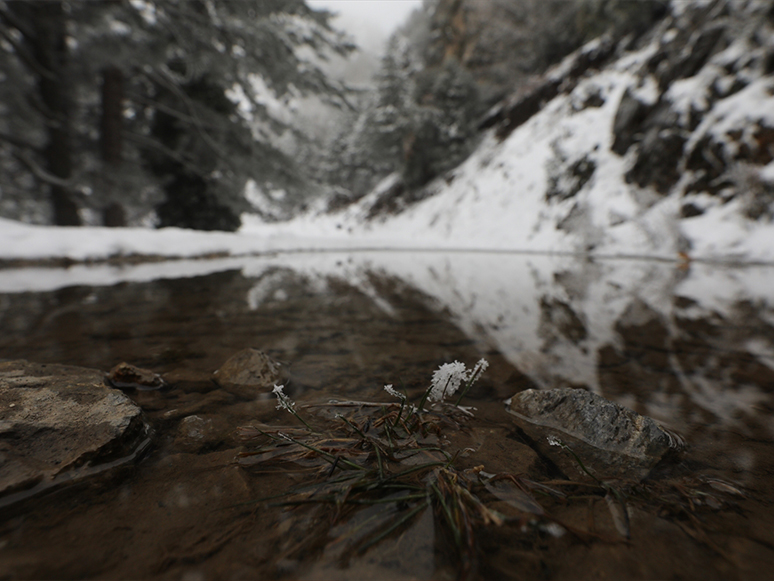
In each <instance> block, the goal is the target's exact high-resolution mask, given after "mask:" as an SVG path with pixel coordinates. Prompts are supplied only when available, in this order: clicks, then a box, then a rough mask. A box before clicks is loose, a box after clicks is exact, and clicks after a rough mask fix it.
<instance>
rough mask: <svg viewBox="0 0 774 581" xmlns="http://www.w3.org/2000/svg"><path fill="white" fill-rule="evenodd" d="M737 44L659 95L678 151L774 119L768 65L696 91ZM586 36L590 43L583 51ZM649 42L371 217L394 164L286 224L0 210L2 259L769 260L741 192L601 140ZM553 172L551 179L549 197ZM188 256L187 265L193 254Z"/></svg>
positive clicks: (736, 51) (273, 105)
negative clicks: (683, 128)
mask: <svg viewBox="0 0 774 581" xmlns="http://www.w3.org/2000/svg"><path fill="white" fill-rule="evenodd" d="M597 44H598V43H597ZM745 46H746V45H745V43H744V41H742V40H740V41H738V42H734V43H732V44H731V45H730V46H729V47H727V48H726V49H725V50H724V51H723V52H721V53H718V55H715V56H714V57H713V58H712V59H711V60H710V62H708V63H707V64H706V65H705V66H704V67H703V68H702V69H701V70H700V71H699V72H698V73H697V74H696V75H695V76H693V77H691V78H689V79H683V80H680V81H678V82H675V83H673V85H672V86H671V87H670V89H669V90H668V91H667V93H666V94H665V97H666V98H667V100H669V101H670V102H672V103H673V105H674V108H675V110H676V111H677V112H678V113H679V114H681V115H682V116H683V117H684V118H685V117H687V116H688V115H690V114H691V111H692V110H694V111H695V110H700V109H701V110H706V113H705V114H704V116H703V119H702V121H701V123H700V124H699V125H698V127H696V128H695V129H693V130H691V133H690V135H689V136H688V141H687V143H686V148H687V151H690V150H691V148H693V147H695V146H696V144H697V143H699V142H700V141H701V140H702V139H703V138H705V137H711V138H712V139H713V140H715V141H717V142H720V143H723V144H724V145H725V146H726V147H727V148H731V149H733V148H734V147H738V146H739V144H738V142H736V141H734V140H733V139H730V138H729V135H730V134H741V138H740V139H741V142H743V143H744V142H745V141H747V142H748V143H750V144H752V141H750V140H752V139H753V132H754V131H755V127H756V123H761V124H766V125H767V126H769V127H771V126H774V97H773V96H772V95H773V94H774V81H772V78H771V77H770V76H769V77H766V76H762V77H759V78H751V79H749V82H748V83H747V84H746V86H744V87H743V88H742V89H741V90H738V91H737V92H735V93H733V94H731V95H729V96H728V97H726V98H720V99H718V100H716V101H715V102H714V103H712V104H711V103H710V101H708V100H707V96H708V91H709V88H710V87H712V86H714V85H713V83H716V85H717V86H721V87H722V86H723V85H724V83H726V84H727V81H728V79H726V78H725V77H726V73H725V72H724V69H723V66H722V65H724V64H727V63H729V62H733V61H734V59H736V58H738V57H739V56H740V55H742V54H744V50H745ZM597 48H598V46H597V45H595V44H594V43H590V44H589V45H587V46H586V47H585V48H584V49H583V50H585V51H592V50H596V49H597ZM657 48H658V42H652V43H650V44H648V45H646V46H644V47H643V48H642V49H640V50H637V51H631V52H628V53H625V54H622V55H620V58H618V60H617V61H615V62H614V63H613V64H611V65H609V66H607V67H605V68H603V69H602V70H601V71H595V72H594V73H593V74H591V73H590V74H587V75H585V76H584V77H582V78H581V79H580V80H579V82H578V83H577V86H575V88H574V89H573V90H572V92H570V93H569V94H560V95H559V96H557V97H556V98H554V99H553V100H552V101H550V102H549V103H548V104H546V105H545V107H543V109H542V110H541V111H540V112H539V113H538V114H536V115H534V116H533V117H532V118H530V119H529V120H528V121H526V122H525V123H524V124H522V125H521V126H519V127H518V128H516V129H515V130H514V131H513V132H512V133H511V134H510V135H508V136H507V137H506V138H505V139H504V140H502V141H500V140H499V139H498V138H497V137H496V135H495V134H494V132H493V131H491V132H489V133H487V134H485V135H484V136H483V138H482V140H481V143H480V144H479V146H478V147H477V149H476V150H475V151H474V152H473V154H472V155H471V156H470V157H469V158H468V159H467V160H466V161H465V162H464V163H462V164H461V165H460V166H459V167H457V168H455V169H454V170H452V171H451V172H449V173H448V174H446V175H444V176H441V177H439V178H438V179H437V180H436V181H435V182H433V183H431V184H429V185H428V186H427V188H428V192H429V194H431V195H428V196H427V197H426V198H425V199H424V200H423V201H421V202H419V203H416V204H414V205H411V206H409V207H408V208H406V209H405V210H404V211H402V212H400V213H398V214H397V215H391V216H378V217H377V218H375V219H368V216H369V215H370V213H371V210H372V209H373V208H374V205H375V204H377V203H379V201H380V200H382V199H383V198H384V197H385V196H387V195H389V192H390V190H391V188H393V187H394V186H395V185H396V183H397V179H398V178H397V176H396V175H393V176H388V177H387V178H386V179H385V180H383V181H382V183H380V184H379V185H378V186H377V187H376V188H375V189H374V191H373V192H372V193H371V194H369V195H367V196H365V197H364V198H363V199H361V200H360V201H359V202H358V203H356V204H354V205H352V206H350V207H348V208H346V209H344V210H342V211H339V212H337V213H333V214H328V213H325V212H324V211H323V210H322V209H321V207H320V206H319V205H318V206H317V207H314V208H313V209H312V210H310V211H309V212H307V213H306V214H304V215H302V216H299V217H297V218H296V219H294V220H292V221H289V222H283V223H264V222H262V221H261V220H260V218H258V217H257V216H250V215H245V216H243V227H242V228H241V230H240V231H239V232H237V233H223V232H195V231H186V230H182V229H175V228H165V229H159V230H149V229H140V228H121V229H111V228H92V227H89V228H57V227H42V226H31V225H25V224H20V223H16V222H12V221H9V220H2V219H0V260H6V261H24V260H26V261H36V260H42V259H60V260H61V259H66V260H70V261H76V262H95V261H102V260H106V259H109V258H115V257H127V256H133V255H151V256H154V257H165V258H175V259H178V260H181V259H191V258H195V257H205V256H210V257H211V256H218V257H230V258H236V257H246V256H251V255H258V254H267V253H276V252H301V251H315V252H319V251H324V250H327V251H342V250H360V251H362V250H367V249H371V250H374V249H377V250H388V249H392V250H407V249H412V250H418V249H425V250H438V249H445V250H466V251H471V250H475V251H497V252H503V251H506V252H511V251H519V252H532V253H554V254H589V255H591V256H596V257H649V258H657V259H660V260H670V261H675V260H678V259H682V258H683V257H682V254H681V253H686V252H687V253H688V254H689V255H690V258H691V259H692V260H694V261H715V262H717V261H720V262H735V263H774V224H772V221H771V220H770V219H769V218H767V217H766V216H763V217H761V218H759V219H758V220H752V219H750V218H748V217H746V216H745V199H744V196H743V195H740V196H738V197H737V198H736V199H733V200H731V201H730V202H727V200H725V199H723V198H721V197H719V196H710V195H709V194H704V193H701V192H699V193H695V194H691V195H690V196H688V197H683V194H682V190H681V188H683V187H684V185H683V184H684V182H685V180H683V181H682V182H679V183H678V185H676V186H675V187H674V188H673V189H672V191H670V192H669V193H668V194H667V195H662V194H659V193H658V192H656V191H655V190H653V189H650V188H639V187H637V186H636V185H635V184H631V183H627V182H626V179H625V174H626V172H627V170H628V169H629V168H630V167H631V164H632V163H633V161H634V158H633V157H632V155H633V153H635V152H633V151H632V150H633V149H635V148H631V149H630V151H629V153H628V154H627V156H625V157H623V158H622V157H619V156H618V155H616V154H614V153H613V152H612V151H611V149H610V147H611V142H612V138H613V136H612V126H613V120H614V119H615V115H616V112H617V110H618V105H619V103H620V100H621V98H622V96H623V94H624V92H625V91H626V90H629V91H630V92H631V93H632V94H634V95H636V96H637V98H639V99H641V100H643V101H644V102H647V103H651V104H652V103H654V102H655V101H656V100H657V98H658V86H657V82H656V80H655V79H654V78H653V77H652V76H650V75H647V74H643V72H642V71H643V70H644V69H643V67H644V63H646V62H647V61H648V60H649V59H650V58H651V57H652V56H653V55H654V51H655V50H657ZM570 65H571V61H570V59H569V58H568V59H565V61H564V62H563V63H561V64H560V65H558V66H557V67H556V68H555V69H554V70H553V71H552V72H550V73H549V76H551V75H554V76H556V75H561V73H562V71H563V70H565V69H568V68H569V67H570ZM255 82H256V87H257V93H258V96H257V99H258V101H259V103H261V105H262V106H264V107H267V108H268V109H269V110H270V111H271V113H272V114H273V115H275V116H278V117H281V116H283V115H287V114H291V113H292V107H291V108H289V106H290V105H292V103H288V102H285V101H282V100H280V99H278V98H277V97H276V95H274V94H273V92H272V91H271V89H270V88H269V87H267V86H266V85H265V83H262V81H261V80H260V79H258V78H256V80H255ZM717 83H719V84H717ZM591 95H594V96H599V97H600V99H595V101H603V102H602V104H601V106H593V105H588V104H587V103H588V102H589V96H591ZM579 163H580V164H586V166H587V167H589V166H593V167H594V170H593V173H592V174H591V177H590V178H588V179H587V180H586V181H585V182H583V181H582V180H581V177H579V175H578V174H577V172H575V173H573V167H578V164H579ZM731 169H732V170H733V168H731ZM742 169H744V168H742ZM740 171H742V170H740ZM746 171H748V173H749V172H753V171H754V172H757V173H756V175H757V176H758V178H757V179H759V181H761V182H769V183H770V182H772V181H774V162H772V163H769V164H768V165H767V166H764V167H762V168H758V169H749V168H748V169H747V170H746ZM687 173H688V172H686V174H687ZM742 177H744V176H742ZM686 179H687V178H686ZM740 179H741V178H740ZM552 183H553V184H554V188H555V189H556V190H557V191H556V192H554V193H553V194H552V195H551V196H549V195H548V194H549V193H550V192H549V185H550V184H552ZM248 194H249V198H250V201H251V202H252V203H253V204H254V205H255V206H256V207H257V208H260V209H262V210H263V211H265V212H266V213H270V210H271V207H270V206H271V201H270V198H271V196H272V194H273V193H272V192H261V191H259V190H258V189H257V188H255V187H252V189H251V190H250V191H249V192H248ZM688 201H690V202H691V203H692V204H694V205H695V206H696V207H698V208H701V209H702V210H703V212H704V213H703V214H702V215H700V216H695V217H691V218H681V206H682V204H683V203H685V202H688ZM181 264H182V263H181ZM185 264H188V265H189V267H191V268H193V266H191V265H193V264H194V263H193V262H191V261H187V262H185ZM84 268H87V267H84ZM148 268H149V269H150V270H153V267H150V266H149V267H148ZM83 272H87V270H84V271H83ZM138 272H139V271H138ZM6 274H7V271H6ZM84 276H86V278H87V279H88V276H87V275H85V274H84ZM137 276H146V275H140V274H137ZM2 278H3V279H7V278H8V277H7V276H5V275H3V277H2ZM6 284H7V286H6V287H5V288H11V286H12V285H10V283H6ZM8 285H10V286H8Z"/></svg>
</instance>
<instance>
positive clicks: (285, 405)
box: [272, 383, 296, 415]
mask: <svg viewBox="0 0 774 581" xmlns="http://www.w3.org/2000/svg"><path fill="white" fill-rule="evenodd" d="M283 389H285V386H284V385H277V384H276V383H275V384H274V389H273V390H272V393H273V394H274V395H276V396H277V409H278V410H287V411H289V412H290V413H292V414H294V415H295V411H296V410H295V407H296V402H294V401H293V400H292V399H290V398H289V397H288V396H287V395H286V394H285V392H284V391H282V390H283Z"/></svg>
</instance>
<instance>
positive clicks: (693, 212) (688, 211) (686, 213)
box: [680, 202, 704, 218]
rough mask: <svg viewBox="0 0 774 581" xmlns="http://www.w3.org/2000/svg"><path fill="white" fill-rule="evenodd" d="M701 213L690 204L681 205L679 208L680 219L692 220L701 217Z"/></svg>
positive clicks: (701, 211) (702, 211)
mask: <svg viewBox="0 0 774 581" xmlns="http://www.w3.org/2000/svg"><path fill="white" fill-rule="evenodd" d="M703 213H704V210H702V209H701V208H699V207H698V206H697V205H696V204H691V203H690V202H688V203H686V204H683V205H682V207H681V208H680V217H681V218H693V217H694V216H701V215H702V214H703Z"/></svg>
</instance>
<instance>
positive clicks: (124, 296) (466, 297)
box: [0, 252, 774, 581]
mask: <svg viewBox="0 0 774 581" xmlns="http://www.w3.org/2000/svg"><path fill="white" fill-rule="evenodd" d="M125 274H126V276H125V278H126V279H127V281H125V282H119V283H116V284H111V285H109V286H108V285H105V286H85V285H76V286H62V287H59V288H55V287H57V286H58V285H56V284H53V285H50V286H51V287H52V290H45V291H38V292H6V293H5V294H0V328H2V335H0V358H3V359H17V358H24V359H28V360H31V361H35V362H43V363H48V362H50V363H64V364H72V365H80V366H86V367H93V368H98V369H102V370H108V369H110V368H111V367H112V366H113V365H115V364H117V363H119V362H121V361H127V362H129V363H132V364H135V365H138V366H141V367H147V368H150V369H153V370H154V371H156V372H158V373H163V374H166V376H167V378H168V379H169V380H170V382H171V383H172V386H171V388H170V389H167V390H163V391H147V392H129V395H130V397H132V398H133V399H134V400H135V401H136V402H137V403H139V404H140V405H141V406H142V407H143V409H144V410H145V412H146V414H147V416H148V418H149V421H150V422H151V424H152V425H153V427H154V429H155V430H156V434H157V442H156V445H155V446H154V448H153V449H152V451H151V452H150V453H149V454H148V455H147V456H146V457H145V458H144V459H143V460H142V462H140V464H139V465H138V466H137V467H136V469H134V470H133V471H130V472H124V473H122V474H121V475H120V477H116V478H115V479H113V480H111V481H108V482H99V483H94V484H93V485H92V486H90V487H81V488H80V489H78V490H74V491H71V492H70V493H66V494H56V495H51V496H50V497H47V498H43V499H40V500H38V501H36V503H34V504H32V505H30V506H29V507H27V508H25V509H24V510H17V511H14V512H13V513H9V514H8V515H7V516H6V517H5V518H4V517H2V516H0V579H3V578H75V577H80V578H163V579H167V578H168V579H186V580H188V581H194V580H200V579H202V580H203V579H216V578H217V579H232V578H233V579H241V578H307V579H316V578H329V579H334V578H341V579H360V578H363V577H364V576H365V577H368V578H385V579H394V578H418V579H430V578H437V579H454V578H457V577H458V575H459V572H460V571H461V570H462V569H460V567H459V561H458V559H457V556H455V555H454V549H453V548H449V543H448V542H447V541H448V539H446V538H445V536H444V534H443V533H442V532H441V530H440V529H439V520H438V515H435V517H434V515H433V514H432V512H431V511H425V512H424V513H421V514H420V515H419V516H417V518H415V519H414V520H413V521H411V522H410V523H408V524H407V525H406V526H405V527H404V528H403V529H400V530H398V532H396V533H395V534H394V535H393V536H392V537H391V538H388V539H386V540H385V541H384V542H383V543H380V544H377V545H376V546H374V547H373V548H372V549H370V550H368V551H365V552H363V553H357V554H355V553H352V554H350V553H347V552H346V551H342V550H341V549H340V545H341V539H342V538H346V537H347V535H348V534H349V533H347V530H349V529H347V526H349V527H350V529H351V528H352V527H353V526H354V524H353V523H358V522H361V521H363V522H365V521H367V520H368V518H369V514H370V513H366V512H362V513H360V514H354V515H351V514H349V515H346V518H345V517H343V516H342V515H336V514H333V510H332V509H328V508H327V507H319V506H315V507H311V508H310V507H308V506H305V507H298V508H288V507H281V506H272V505H271V503H267V502H258V503H253V504H244V503H249V502H250V501H252V500H255V499H261V498H265V497H268V496H272V495H274V494H277V493H278V492H281V491H284V490H287V489H288V487H290V486H294V485H297V484H299V483H300V481H301V480H303V478H304V476H303V475H299V474H297V473H291V472H287V471H286V472H283V471H282V470H279V471H276V470H273V471H260V470H258V471H255V470H246V469H245V468H243V467H240V466H237V465H235V463H234V458H235V456H236V454H237V452H239V451H240V450H242V449H243V443H242V442H241V441H240V440H239V439H238V437H237V435H236V428H237V427H239V426H243V425H246V424H250V423H251V422H256V421H260V422H264V423H266V424H270V425H282V424H285V425H287V424H290V423H292V422H293V418H291V417H290V416H288V415H287V414H284V415H282V412H281V411H277V410H276V409H275V407H274V404H275V403H276V402H275V401H274V400H273V397H270V395H269V394H268V393H263V394H256V396H255V398H239V397H235V396H234V395H232V394H230V393H228V392H225V391H223V390H221V389H219V388H218V387H217V386H216V385H214V384H213V383H212V382H211V381H210V376H211V374H212V372H213V371H214V370H216V369H218V368H219V367H220V366H221V365H222V364H223V363H224V362H225V361H226V360H227V359H228V358H229V357H230V356H231V355H232V354H234V353H235V352H237V351H239V350H241V349H243V348H245V347H254V348H257V349H261V350H263V351H265V352H266V353H268V354H270V355H271V356H272V357H274V358H275V359H277V360H279V361H281V362H283V363H285V364H286V366H287V368H288V370H289V372H290V376H291V380H290V382H289V383H288V386H287V391H288V393H289V394H290V395H291V397H293V398H294V399H295V400H296V401H297V402H298V405H299V406H303V405H305V404H308V403H318V402H323V401H327V400H329V399H331V398H336V399H355V400H376V401H388V400H389V397H388V396H387V395H386V394H385V393H384V392H383V390H382V386H383V385H384V384H386V383H389V384H394V385H405V387H406V389H407V391H408V393H409V395H410V396H411V397H412V398H419V397H420V396H421V393H422V392H423V390H424V389H425V388H426V387H427V385H428V382H429V379H430V377H431V375H432V372H433V371H434V370H435V369H436V368H437V367H438V366H439V365H441V364H443V363H447V362H451V361H454V360H459V361H462V362H465V363H467V364H468V365H469V366H472V365H473V364H474V363H475V362H476V361H477V360H478V359H480V358H482V357H484V358H486V359H487V360H488V361H489V363H490V367H489V369H488V370H487V372H486V374H485V375H484V377H483V378H482V379H481V380H480V381H479V382H478V383H477V384H476V386H475V387H474V389H473V390H472V392H471V394H470V396H469V397H468V398H467V400H466V402H465V403H467V404H469V405H472V406H474V407H475V408H476V411H475V413H476V418H475V419H473V420H471V421H470V441H471V442H472V443H471V444H470V446H469V447H470V448H471V450H472V452H471V453H468V458H467V459H466V460H465V461H466V462H467V464H466V465H465V466H463V468H464V467H472V466H475V465H483V466H485V470H486V471H487V472H490V473H507V472H514V473H516V472H527V473H529V474H530V476H531V477H533V478H535V479H536V480H539V479H540V475H541V474H542V476H543V477H544V479H549V478H550V477H551V474H550V470H549V471H548V472H546V471H545V470H544V471H543V472H542V473H541V469H540V468H539V467H535V466H528V467H525V466H521V465H520V466H513V465H509V463H518V462H520V461H522V460H523V458H521V457H520V456H519V455H518V454H516V453H514V452H513V449H514V447H516V446H522V445H523V444H522V443H521V442H520V436H519V434H518V433H517V432H516V431H515V429H514V427H513V425H512V423H511V422H510V420H509V418H508V415H507V414H506V413H505V411H504V406H503V403H502V402H503V401H504V400H505V399H506V398H508V397H510V396H512V395H513V394H514V393H516V392H518V391H520V390H523V389H527V388H550V387H564V386H572V387H579V388H585V389H588V390H591V391H594V392H596V393H598V394H600V395H603V396H605V397H607V398H609V399H612V400H614V401H617V402H619V403H621V404H623V405H626V406H628V407H630V408H632V409H634V410H636V411H637V412H640V413H642V414H646V415H649V416H651V417H653V418H655V419H656V420H658V421H659V422H660V423H662V424H663V425H664V426H665V427H667V428H669V429H671V430H673V431H675V432H677V433H679V434H680V435H682V436H683V437H684V438H685V440H686V441H687V443H688V449H687V451H686V452H685V455H684V457H683V458H682V459H681V460H680V462H679V464H678V465H677V466H676V467H675V468H674V471H673V473H671V474H666V475H662V476H661V477H662V478H664V479H665V480H664V482H665V483H669V485H668V486H667V485H666V484H665V485H664V486H665V488H664V489H665V490H667V489H668V493H667V492H665V493H664V494H665V495H673V496H674V495H677V496H676V497H680V494H682V493H681V492H680V491H683V492H684V491H685V490H688V492H687V493H686V494H685V495H684V496H683V497H680V498H686V499H687V498H689V497H690V498H694V499H699V500H698V503H697V504H696V505H695V506H694V505H693V504H691V502H692V501H687V502H688V505H687V506H688V508H685V507H684V503H682V501H679V498H678V501H675V502H673V503H671V504H670V503H669V502H667V501H666V496H665V497H664V498H665V502H664V505H663V507H659V506H658V501H657V500H656V501H654V500H653V499H651V501H650V502H649V503H645V504H642V503H641V504H639V505H638V504H637V503H633V504H632V505H631V506H630V507H629V519H630V522H631V539H630V540H626V539H624V538H622V537H620V535H617V533H616V527H615V526H614V525H615V523H614V522H613V521H614V520H615V516H614V514H613V512H614V511H609V510H607V507H606V506H605V502H604V500H603V499H602V497H599V498H596V497H594V496H593V495H590V496H589V495H585V496H584V495H583V494H578V495H577V496H578V498H579V499H580V500H577V501H574V500H572V498H570V499H565V500H563V501H562V502H556V501H555V500H554V501H551V506H550V507H547V510H550V512H551V513H552V514H553V515H554V516H557V517H561V519H562V522H565V523H570V524H572V525H573V526H575V527H577V528H578V529H579V530H580V529H582V530H584V531H590V532H591V533H593V534H592V535H591V536H584V535H581V534H571V533H567V532H565V534H561V535H557V534H556V530H553V531H552V530H550V529H548V528H543V529H540V528H535V527H531V526H529V523H528V522H527V521H526V520H524V519H518V518H512V519H510V520H509V521H508V522H505V523H503V524H501V525H499V526H498V525H491V526H488V527H484V528H482V529H481V530H479V531H477V532H476V547H477V556H476V558H475V559H474V561H475V562H473V563H472V564H470V563H469V564H468V565H466V568H464V570H465V572H466V574H467V575H469V576H470V577H472V578H494V577H508V578H514V579H534V578H545V579H586V578H588V579H592V578H600V577H602V578H616V579H654V578H678V577H679V578H697V579H698V578H702V579H752V578H756V579H761V578H765V577H767V576H768V575H769V574H770V572H771V570H772V569H771V567H772V566H774V533H772V527H771V523H772V522H774V445H773V442H774V421H772V419H773V418H772V415H773V414H774V398H773V397H772V393H774V269H772V268H764V267H756V268H730V267H722V266H717V265H706V264H690V265H676V264H671V263H663V262H652V261H624V260H616V261H613V260H608V261H596V262H589V261H585V260H583V259H580V258H573V257H546V256H524V255H513V254H502V253H501V254H485V253H456V254H447V253H405V252H404V253H350V254H311V255H304V254H297V255H279V256H274V257H264V258H252V259H245V260H242V261H239V262H238V263H234V262H230V263H211V272H210V273H209V274H200V275H197V276H177V275H176V276H175V277H171V278H163V279H158V280H152V281H142V282H131V279H132V278H133V277H132V273H131V269H129V270H126V271H125ZM14 276H16V277H19V278H20V279H21V278H22V277H23V276H24V271H23V270H20V271H16V273H14ZM170 276H172V275H170ZM119 278H120V277H119ZM134 278H137V277H134ZM31 286H34V285H31ZM19 288H24V285H23V284H21V285H19ZM302 409H303V408H302ZM310 413H311V412H310ZM192 416H195V417H196V418H197V419H196V420H191V419H190V418H191V417H192ZM186 418H189V419H186ZM193 421H195V422H197V423H196V426H198V427H197V430H198V431H197V432H196V434H194V435H192V433H191V430H190V426H191V425H192V424H191V422H193ZM463 464H464V462H463ZM670 479H671V480H670ZM678 479H679V481H678ZM708 479H716V481H718V482H721V483H725V484H720V485H717V486H715V488H714V489H713V490H714V492H712V494H711V495H710V496H712V495H714V496H712V498H711V499H710V500H707V490H709V489H708V488H707V487H706V486H704V484H706V482H707V481H708ZM701 483H704V484H701ZM726 485H728V488H725V489H724V488H723V487H724V486H726ZM692 487H694V488H695V489H696V490H699V487H703V488H701V490H700V492H699V493H698V494H691V493H690V492H691V490H694V488H692ZM689 489H690V490H689ZM675 491H678V492H675ZM737 492H742V493H743V494H744V496H739V495H738V494H737ZM702 499H704V500H705V502H702ZM485 500H486V499H485ZM496 500H497V499H489V501H492V502H493V501H496ZM598 501H599V502H598ZM493 506H494V505H493ZM676 507H683V508H680V509H679V510H678V509H677V508H676ZM369 510H372V509H369ZM525 523H526V524H525ZM595 535H596V536H595Z"/></svg>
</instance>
